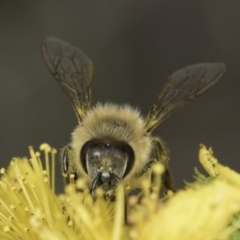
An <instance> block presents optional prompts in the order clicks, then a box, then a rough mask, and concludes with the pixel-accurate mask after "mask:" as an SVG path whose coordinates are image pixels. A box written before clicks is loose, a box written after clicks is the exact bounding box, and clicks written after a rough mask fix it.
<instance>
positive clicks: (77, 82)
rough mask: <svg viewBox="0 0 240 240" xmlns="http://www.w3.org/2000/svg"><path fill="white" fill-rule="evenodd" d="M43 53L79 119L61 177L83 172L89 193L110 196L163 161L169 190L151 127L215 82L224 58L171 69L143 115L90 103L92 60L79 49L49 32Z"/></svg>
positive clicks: (162, 153) (163, 155)
mask: <svg viewBox="0 0 240 240" xmlns="http://www.w3.org/2000/svg"><path fill="white" fill-rule="evenodd" d="M41 53H42V56H43V59H44V61H45V63H46V65H47V67H48V69H49V71H50V72H51V74H52V75H53V77H54V78H55V80H56V81H57V83H58V85H59V86H60V87H61V89H62V90H63V92H64V93H65V94H66V95H67V96H68V98H69V100H70V102H71V104H72V106H73V109H74V111H75V114H76V116H77V120H78V126H77V127H76V128H75V130H74V131H73V132H72V135H71V143H70V144H69V145H67V146H65V147H64V148H63V150H62V154H61V161H62V173H63V176H64V178H65V182H66V183H67V184H68V183H70V181H71V179H70V177H71V176H74V181H76V180H77V179H80V178H84V179H86V181H87V184H88V187H89V189H90V192H91V194H92V196H93V197H94V196H95V190H96V188H98V187H101V188H102V189H103V190H104V193H105V196H106V198H107V199H110V200H112V199H114V197H115V192H116V188H117V186H118V184H119V183H123V184H124V186H125V187H126V188H128V189H136V188H141V182H142V180H143V179H145V178H148V179H149V180H150V181H152V179H153V172H152V166H153V165H154V163H157V162H160V163H162V164H163V165H164V166H165V172H164V174H163V175H162V185H163V188H164V189H165V190H173V191H174V186H173V181H172V178H171V176H170V173H169V170H168V160H169V153H168V148H167V146H166V144H165V143H164V141H163V140H161V138H159V137H156V136H152V131H153V130H154V129H155V128H156V127H157V126H158V125H159V124H160V123H162V122H163V121H164V120H165V119H166V118H168V117H169V116H170V115H172V114H173V113H174V112H175V111H176V110H177V109H179V108H180V107H182V106H184V105H185V104H186V103H188V102H190V101H191V100H193V99H195V98H196V97H198V96H199V95H201V94H202V93H203V92H205V91H206V90H207V89H208V88H210V87H212V86H213V85H214V84H215V83H217V82H218V81H219V80H220V78H221V77H222V76H223V74H224V73H225V71H226V66H225V64H223V63H201V64H195V65H191V66H188V67H186V68H183V69H180V70H178V71H176V72H174V73H173V74H172V75H171V76H170V77H169V78H168V80H167V82H166V83H165V85H164V86H163V88H162V90H161V91H160V94H159V96H158V99H157V101H156V103H155V104H154V105H153V106H152V108H151V109H150V111H149V113H148V114H147V116H146V117H143V116H142V115H141V114H140V112H139V111H138V110H137V109H135V108H133V107H131V106H129V105H116V104H113V103H105V104H97V105H95V106H93V104H92V92H91V86H90V85H91V81H92V77H93V63H92V61H91V60H90V59H89V58H88V57H87V55H85V53H83V52H82V51H81V50H80V49H78V48H76V47H73V46H71V45H70V44H68V43H66V42H64V41H62V40H60V39H57V38H53V37H47V38H45V39H44V40H43V41H42V43H41Z"/></svg>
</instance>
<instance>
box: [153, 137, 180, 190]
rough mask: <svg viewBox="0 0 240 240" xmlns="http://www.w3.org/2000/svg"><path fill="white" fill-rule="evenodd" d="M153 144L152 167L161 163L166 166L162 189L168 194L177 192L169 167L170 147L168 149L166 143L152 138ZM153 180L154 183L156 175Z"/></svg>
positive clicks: (162, 177)
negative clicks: (169, 191) (168, 192)
mask: <svg viewBox="0 0 240 240" xmlns="http://www.w3.org/2000/svg"><path fill="white" fill-rule="evenodd" d="M152 144H153V152H152V156H151V159H152V161H151V165H153V164H154V163H156V162H159V163H161V164H163V165H164V167H165V171H164V173H163V174H162V176H161V180H162V187H163V189H164V191H165V192H167V191H168V190H171V191H173V192H176V189H175V188H174V184H173V180H172V177H171V174H170V172H169V170H168V167H167V163H168V160H169V151H168V147H167V145H166V143H165V142H164V141H163V140H162V139H160V138H158V137H153V138H152ZM151 180H152V182H153V181H154V174H152V178H151Z"/></svg>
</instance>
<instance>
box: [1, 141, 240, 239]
mask: <svg viewBox="0 0 240 240" xmlns="http://www.w3.org/2000/svg"><path fill="white" fill-rule="evenodd" d="M40 149H41V150H43V151H44V158H45V162H46V163H45V165H46V170H43V167H42V163H41V159H40V153H39V152H34V151H33V149H32V148H31V147H30V155H31V158H30V159H29V160H28V159H25V158H24V159H20V158H14V159H13V160H12V161H11V163H10V166H9V168H8V169H7V170H5V169H1V170H0V172H1V174H2V177H1V181H0V239H6V240H13V239H14V240H18V239H19V240H20V239H21V240H23V239H24V240H30V239H31V240H35V239H36V240H69V239H71V240H75V239H76V240H79V239H80V240H81V239H83V240H85V239H90V240H95V239H96V240H97V239H98V240H108V239H112V240H120V239H129V240H130V239H138V240H145V239H148V240H155V239H161V240H165V239H166V240H171V239H182V240H188V239H191V240H193V239H194V240H197V239H201V240H205V239H209V240H210V239H229V238H231V236H233V235H231V234H233V232H234V233H237V228H238V227H239V218H238V215H237V214H239V212H240V191H239V185H240V181H239V180H240V175H239V174H238V173H236V172H234V171H233V170H231V169H229V168H227V167H224V166H222V165H221V164H220V163H218V161H217V159H215V158H214V157H213V155H212V151H211V149H207V148H206V147H205V146H203V145H201V148H200V153H199V157H200V161H201V162H202V163H203V165H204V166H205V168H206V170H207V171H208V172H209V173H210V175H211V176H212V178H213V179H212V180H211V181H208V182H207V183H206V184H203V183H200V182H197V183H196V184H193V186H192V187H186V189H183V190H180V191H178V192H177V193H176V194H174V195H171V194H169V195H168V196H166V197H164V198H162V199H159V198H158V194H157V192H158V191H157V187H158V185H159V184H160V182H159V181H157V182H155V183H154V184H155V188H154V189H156V190H153V192H151V191H149V189H150V188H149V184H148V183H146V184H145V183H144V184H143V186H144V189H143V195H142V198H141V200H140V201H139V198H138V197H137V196H133V197H130V198H129V200H128V203H127V208H128V214H127V217H128V224H125V223H124V215H125V201H124V199H125V196H124V187H123V186H121V185H119V187H118V191H117V200H116V202H111V203H110V202H106V201H105V200H104V199H103V197H102V196H103V193H102V191H101V189H98V190H97V192H96V194H97V200H96V201H93V200H92V197H91V195H90V194H89V190H88V189H87V188H86V185H85V182H84V179H81V180H78V181H77V183H76V185H77V188H78V189H81V191H80V192H76V190H75V186H74V185H68V186H66V188H65V192H64V193H63V194H61V195H59V196H57V195H56V194H55V193H54V185H55V183H54V171H53V170H52V169H54V166H55V165H54V161H55V154H56V150H55V149H52V148H51V147H50V146H49V145H47V144H43V145H42V146H41V147H40ZM50 161H51V162H50ZM162 171H163V169H162V167H161V166H159V165H156V166H155V173H156V174H159V175H160V174H161V172H162ZM158 179H160V178H158Z"/></svg>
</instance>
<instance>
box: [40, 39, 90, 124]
mask: <svg viewBox="0 0 240 240" xmlns="http://www.w3.org/2000/svg"><path fill="white" fill-rule="evenodd" d="M41 52H42V56H43V59H44V61H45V63H46V65H47V67H48V69H49V71H50V72H51V73H52V75H53V76H54V78H55V79H56V81H57V83H58V84H59V86H60V87H61V88H62V90H63V91H64V92H65V93H66V94H67V96H68V98H69V99H70V101H71V104H72V106H73V108H74V111H75V113H76V115H77V118H78V122H79V123H80V122H81V121H82V118H83V117H84V115H85V113H86V112H87V111H88V110H89V109H90V108H91V105H92V97H91V88H90V83H91V80H92V75H93V64H92V61H91V60H90V59H89V58H88V57H87V56H86V55H85V54H84V53H83V52H82V51H81V50H80V49H78V48H76V47H73V46H71V45H70V44H68V43H66V42H64V41H62V40H60V39H57V38H53V37H47V38H45V39H43V41H42V43H41Z"/></svg>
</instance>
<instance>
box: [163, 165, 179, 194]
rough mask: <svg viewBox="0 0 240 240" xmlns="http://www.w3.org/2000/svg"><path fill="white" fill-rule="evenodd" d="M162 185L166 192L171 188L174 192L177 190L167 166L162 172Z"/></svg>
mask: <svg viewBox="0 0 240 240" xmlns="http://www.w3.org/2000/svg"><path fill="white" fill-rule="evenodd" d="M162 186H163V188H164V190H165V192H167V191H168V190H171V191H172V192H176V191H177V190H176V189H175V187H174V184H173V179H172V176H171V174H170V172H169V170H168V169H167V168H166V169H165V171H164V173H163V174H162Z"/></svg>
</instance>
